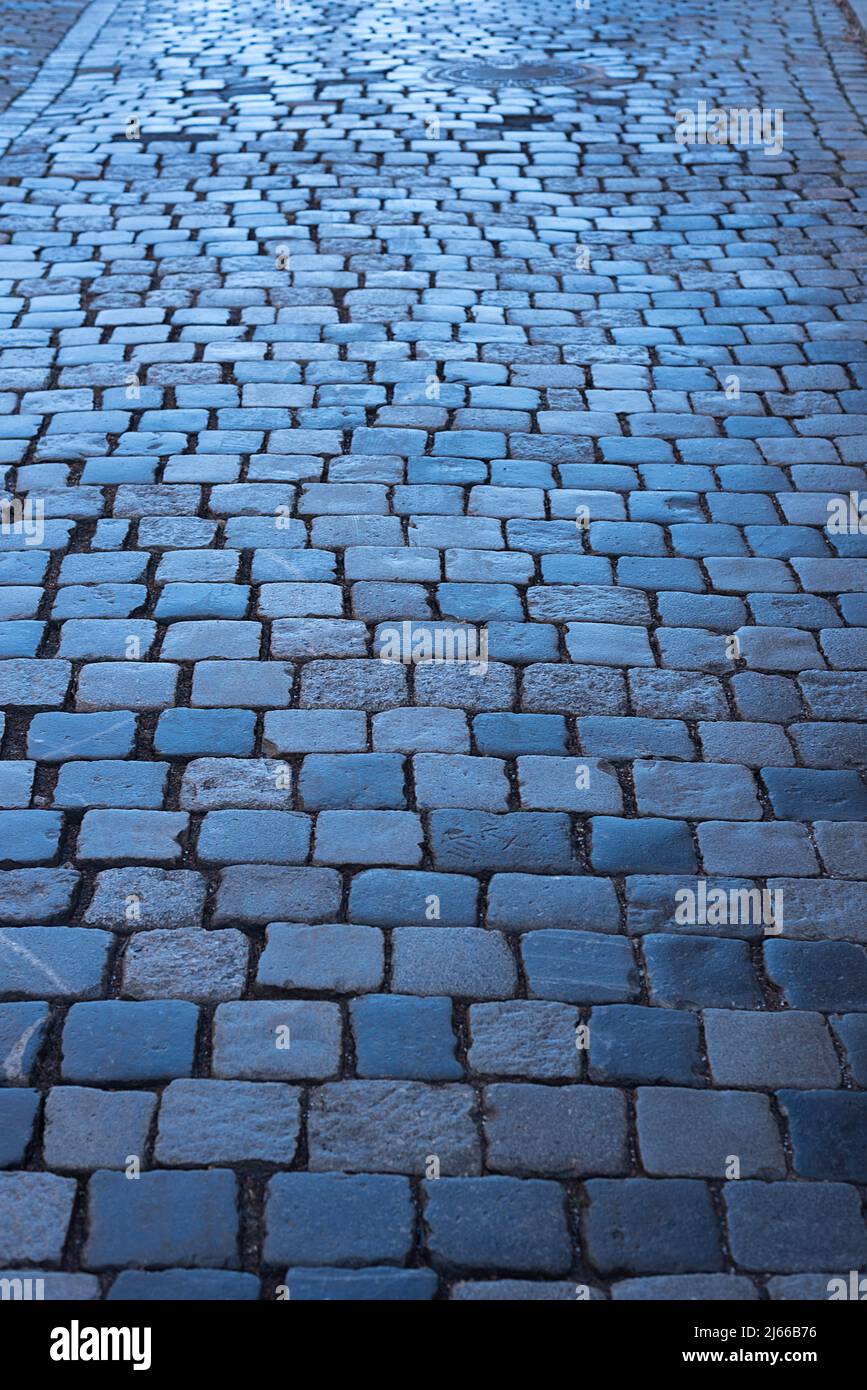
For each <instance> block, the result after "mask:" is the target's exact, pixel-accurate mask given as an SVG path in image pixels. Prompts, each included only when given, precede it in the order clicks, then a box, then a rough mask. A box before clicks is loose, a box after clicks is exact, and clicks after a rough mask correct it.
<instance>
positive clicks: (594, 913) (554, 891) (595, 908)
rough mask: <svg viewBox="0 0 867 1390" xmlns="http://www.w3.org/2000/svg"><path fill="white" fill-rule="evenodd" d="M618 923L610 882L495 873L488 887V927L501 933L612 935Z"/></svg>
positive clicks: (613, 893)
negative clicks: (538, 930) (553, 930)
mask: <svg viewBox="0 0 867 1390" xmlns="http://www.w3.org/2000/svg"><path fill="white" fill-rule="evenodd" d="M619 924H620V908H619V905H618V902H617V895H616V893H615V891H614V885H613V884H612V883H611V882H610V880H606V879H598V878H580V877H566V876H551V875H547V874H546V875H545V876H544V877H542V876H540V875H539V874H510V873H502V874H500V873H498V874H494V876H493V878H492V879H491V881H490V883H489V885H488V926H491V927H497V928H499V929H500V930H501V931H517V932H523V931H530V930H532V929H535V928H538V927H552V928H565V927H574V928H579V929H580V928H584V927H586V928H590V929H592V930H594V931H604V932H615V931H617V929H618V926H619Z"/></svg>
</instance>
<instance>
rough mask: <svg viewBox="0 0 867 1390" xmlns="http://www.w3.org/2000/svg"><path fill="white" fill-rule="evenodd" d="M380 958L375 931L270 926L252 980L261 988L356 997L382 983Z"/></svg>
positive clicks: (333, 925)
mask: <svg viewBox="0 0 867 1390" xmlns="http://www.w3.org/2000/svg"><path fill="white" fill-rule="evenodd" d="M384 954H385V952H384V943H383V936H382V932H381V931H379V930H378V929H377V928H376V927H364V926H354V925H353V926H350V925H344V924H343V923H340V922H334V923H325V924H323V925H320V926H307V925H304V924H303V923H296V922H272V923H271V924H270V926H269V927H268V930H267V934H266V945H265V949H264V951H263V952H262V954H261V956H260V957H259V965H258V970H257V976H256V978H257V980H258V983H259V984H260V985H262V986H264V987H265V988H269V987H271V988H276V989H280V990H296V989H297V990H312V991H317V992H324V993H328V994H332V993H334V994H355V993H359V994H361V993H366V992H368V991H369V990H375V989H378V988H379V986H380V985H381V984H382V976H383V970H384Z"/></svg>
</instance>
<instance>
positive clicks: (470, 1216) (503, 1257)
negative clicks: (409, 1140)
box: [424, 1177, 571, 1274]
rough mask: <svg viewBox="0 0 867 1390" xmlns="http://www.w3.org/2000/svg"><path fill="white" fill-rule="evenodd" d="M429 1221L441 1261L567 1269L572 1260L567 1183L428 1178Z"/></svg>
mask: <svg viewBox="0 0 867 1390" xmlns="http://www.w3.org/2000/svg"><path fill="white" fill-rule="evenodd" d="M424 1187H425V1195H426V1200H425V1213H424V1214H425V1224H426V1226H427V1228H428V1246H429V1248H430V1252H431V1256H432V1258H433V1260H434V1261H435V1263H436V1264H438V1265H441V1266H445V1267H447V1268H448V1267H450V1266H460V1267H462V1268H465V1269H485V1268H488V1267H493V1268H500V1269H506V1270H514V1271H517V1272H520V1271H529V1270H539V1271H543V1272H544V1273H546V1274H563V1273H565V1271H566V1270H567V1269H568V1267H569V1264H570V1260H571V1251H570V1246H569V1235H568V1231H567V1229H566V1207H565V1202H564V1197H563V1191H562V1189H561V1188H560V1187H559V1186H558V1185H557V1183H553V1182H545V1181H539V1180H538V1179H531V1180H530V1181H526V1182H521V1181H520V1180H518V1179H517V1178H508V1177H491V1178H482V1179H479V1178H449V1179H443V1180H441V1181H439V1182H435V1183H430V1182H428V1183H425V1184H424Z"/></svg>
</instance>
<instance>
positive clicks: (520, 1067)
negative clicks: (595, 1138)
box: [467, 999, 583, 1080]
mask: <svg viewBox="0 0 867 1390" xmlns="http://www.w3.org/2000/svg"><path fill="white" fill-rule="evenodd" d="M469 1023H470V1034H471V1038H472V1041H471V1043H470V1046H469V1049H468V1052H467V1059H468V1061H469V1065H470V1068H471V1069H472V1070H473V1071H474V1072H478V1073H481V1074H483V1075H489V1076H519V1077H523V1076H533V1077H536V1078H538V1079H540V1080H541V1079H551V1080H553V1079H567V1078H577V1077H579V1076H580V1074H581V1071H582V1067H583V1054H582V1051H581V1049H580V1048H579V1047H578V1041H579V1039H578V1038H577V1036H576V1028H577V1026H578V1014H577V1012H576V1010H575V1009H573V1008H569V1007H568V1005H566V1004H555V1003H548V1002H545V1001H542V1000H540V1001H530V1000H525V999H504V1000H502V1001H501V1002H498V1003H493V1004H473V1005H471V1007H470V1010H469Z"/></svg>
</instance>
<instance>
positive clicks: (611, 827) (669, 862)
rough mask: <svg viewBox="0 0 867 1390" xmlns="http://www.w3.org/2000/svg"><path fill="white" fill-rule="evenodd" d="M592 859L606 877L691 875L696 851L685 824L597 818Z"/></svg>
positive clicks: (595, 817)
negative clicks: (646, 874) (625, 875)
mask: <svg viewBox="0 0 867 1390" xmlns="http://www.w3.org/2000/svg"><path fill="white" fill-rule="evenodd" d="M592 837H593V840H592V849H591V859H592V862H593V868H594V870H595V871H596V872H597V873H602V874H644V873H654V872H656V873H667V874H677V873H689V872H690V871H692V870H694V869H695V868H696V862H695V851H694V850H693V847H692V840H691V839H690V835H689V830H688V829H687V827H686V825H685V824H684V823H683V821H675V820H636V821H630V820H620V819H618V818H617V817H615V816H594V817H593V820H592Z"/></svg>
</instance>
